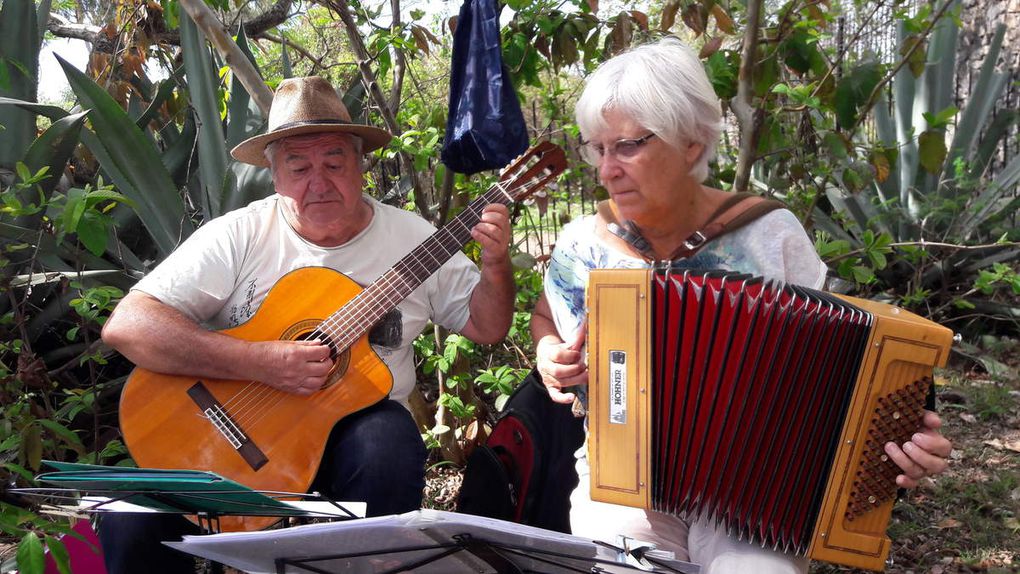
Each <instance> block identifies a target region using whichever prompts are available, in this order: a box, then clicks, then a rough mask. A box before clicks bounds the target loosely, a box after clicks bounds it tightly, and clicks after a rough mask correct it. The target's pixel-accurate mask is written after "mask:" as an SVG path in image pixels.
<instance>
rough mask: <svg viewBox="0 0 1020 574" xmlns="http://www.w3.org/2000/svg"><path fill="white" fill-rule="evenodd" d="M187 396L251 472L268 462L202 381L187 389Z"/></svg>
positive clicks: (260, 450)
mask: <svg viewBox="0 0 1020 574" xmlns="http://www.w3.org/2000/svg"><path fill="white" fill-rule="evenodd" d="M188 396H189V397H191V400H193V401H195V404H196V405H198V408H199V409H200V410H201V411H202V412H203V413H204V414H205V416H206V418H207V419H208V420H209V422H210V423H212V425H213V427H215V428H216V430H217V431H218V432H219V433H220V435H221V436H222V437H223V438H224V439H226V440H227V441H228V442H229V443H230V445H231V446H233V447H234V450H235V451H237V454H239V455H241V458H243V459H244V461H245V462H247V463H248V466H250V467H251V468H252V470H258V469H260V468H262V467H263V466H264V465H265V464H266V463H267V462H269V458H268V457H267V456H266V455H265V453H264V452H262V449H260V448H259V447H258V445H256V444H255V442H254V441H252V440H251V438H250V437H249V436H248V435H247V434H245V432H244V430H242V429H241V426H240V425H238V424H237V423H236V422H235V421H234V419H232V418H231V417H230V413H228V412H227V409H225V408H223V405H222V404H220V402H219V401H218V400H216V397H214V396H213V394H212V393H210V392H209V389H208V388H206V386H205V385H204V384H202V381H198V382H197V383H195V384H194V385H192V386H191V388H190V389H188Z"/></svg>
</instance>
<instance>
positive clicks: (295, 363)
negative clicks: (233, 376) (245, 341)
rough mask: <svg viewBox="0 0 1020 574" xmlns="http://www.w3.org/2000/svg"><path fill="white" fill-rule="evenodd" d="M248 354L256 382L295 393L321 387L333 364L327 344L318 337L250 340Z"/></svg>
mask: <svg viewBox="0 0 1020 574" xmlns="http://www.w3.org/2000/svg"><path fill="white" fill-rule="evenodd" d="M251 357H252V362H253V363H252V364H253V365H257V367H256V368H257V371H256V372H257V373H258V374H259V376H257V377H256V380H258V382H260V383H264V384H266V385H269V386H271V387H274V388H277V389H279V390H281V391H286V392H288V393H294V394H296V395H310V394H312V393H314V392H315V391H318V390H319V389H321V388H322V386H323V385H324V384H326V378H327V376H328V375H329V371H330V369H332V368H333V361H332V360H330V358H329V347H328V346H326V345H323V344H322V343H321V342H319V341H265V342H259V343H252V345H251Z"/></svg>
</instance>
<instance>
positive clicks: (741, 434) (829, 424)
mask: <svg viewBox="0 0 1020 574" xmlns="http://www.w3.org/2000/svg"><path fill="white" fill-rule="evenodd" d="M651 305H652V310H653V315H654V316H656V317H659V318H660V320H659V321H656V322H655V323H654V325H653V327H652V333H651V342H650V345H651V353H652V356H651V361H652V367H651V368H652V388H651V397H652V406H651V410H652V421H653V422H652V442H651V456H650V458H651V477H650V479H651V480H650V482H651V484H652V490H651V493H650V497H651V504H652V508H654V509H655V510H658V511H660V512H665V513H669V514H673V515H677V516H684V517H688V518H692V519H693V518H697V517H708V518H709V519H711V520H712V521H714V522H716V523H721V524H723V525H724V526H725V527H726V528H727V530H728V531H729V532H730V533H731V534H733V535H736V536H739V537H741V538H743V539H749V540H751V541H753V542H755V543H759V544H761V545H763V546H767V547H772V548H776V549H779V550H782V551H784V552H794V553H798V554H803V553H804V552H806V550H807V547H808V545H809V544H810V543H811V535H812V528H813V526H814V524H815V521H816V519H817V517H818V509H819V506H820V503H821V499H822V496H823V495H824V489H825V478H826V477H827V476H828V474H829V471H830V468H831V466H832V463H833V458H834V456H835V452H836V447H837V446H838V439H839V435H840V431H841V429H842V427H843V422H844V416H845V413H846V411H847V404H848V402H849V401H850V400H851V398H852V394H853V387H854V383H855V381H856V379H857V375H858V372H857V371H858V369H859V367H860V364H861V359H862V357H863V354H864V353H865V352H866V350H867V349H866V346H867V342H868V336H869V332H870V329H871V323H872V320H873V319H872V316H871V315H870V314H868V313H866V312H864V311H863V310H861V309H860V308H858V307H855V306H853V305H851V304H849V303H847V302H846V301H844V300H842V299H839V298H837V297H833V296H831V295H828V294H826V293H823V292H820V291H816V290H812V289H806V288H801V287H793V286H789V285H786V284H783V283H773V282H768V281H763V280H761V279H759V278H752V277H750V276H747V275H737V274H731V273H691V272H669V271H664V272H660V273H656V274H654V275H653V278H652V285H651Z"/></svg>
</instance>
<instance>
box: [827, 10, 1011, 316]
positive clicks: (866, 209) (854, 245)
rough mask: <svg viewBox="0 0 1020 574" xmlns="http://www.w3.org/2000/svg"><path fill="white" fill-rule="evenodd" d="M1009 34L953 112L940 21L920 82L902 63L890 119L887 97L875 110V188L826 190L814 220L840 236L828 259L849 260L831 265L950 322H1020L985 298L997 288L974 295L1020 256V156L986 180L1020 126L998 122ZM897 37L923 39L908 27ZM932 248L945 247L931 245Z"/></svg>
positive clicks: (950, 25)
mask: <svg viewBox="0 0 1020 574" xmlns="http://www.w3.org/2000/svg"><path fill="white" fill-rule="evenodd" d="M1004 32H1005V26H1003V25H1000V26H999V27H998V29H997V30H996V33H995V36H994V39H993V41H992V43H991V45H990V46H989V50H988V53H987V55H986V56H985V59H984V64H983V66H982V68H981V72H980V75H979V77H978V80H977V82H976V83H975V85H974V86H973V88H972V89H971V93H970V96H969V98H968V101H967V103H966V106H965V107H964V109H962V110H958V109H957V108H956V107H955V106H953V105H952V89H953V85H954V82H953V76H954V70H955V64H956V61H955V55H956V53H957V26H956V23H955V22H954V20H953V19H951V18H943V19H942V20H941V21H940V22H939V23H938V25H937V27H936V29H935V30H934V33H933V35H932V37H931V39H930V42H929V43H928V47H927V53H926V59H925V62H924V66H923V72H921V73H920V75H918V76H915V75H914V71H913V70H912V69H911V66H907V65H904V66H903V67H902V68H901V69H900V70H899V72H898V73H897V74H896V76H895V77H894V78H893V80H892V82H891V90H890V91H891V94H892V106H891V111H890V105H889V102H890V100H889V94H888V93H886V94H884V96H883V98H882V99H880V100H879V102H878V104H877V105H875V106H874V108H873V109H872V117H873V119H874V122H875V128H876V134H877V136H878V140H879V141H878V144H877V145H876V146H874V147H873V148H872V150H871V154H870V160H871V162H870V163H871V166H872V167H871V172H872V174H874V175H876V177H873V178H872V183H871V185H870V186H864V187H863V188H861V189H854V190H851V189H847V186H844V187H836V186H829V187H828V188H827V189H826V195H827V198H828V200H829V202H830V203H831V205H832V206H833V212H831V213H824V212H823V211H822V210H821V209H816V210H815V212H814V214H813V219H814V223H815V227H816V228H817V229H820V230H823V231H825V232H826V233H828V234H829V235H830V236H831V237H833V238H836V241H832V242H828V243H825V242H823V244H824V246H823V251H826V250H827V251H828V252H830V253H839V252H842V254H837V256H836V257H835V259H836V260H837V262H838V263H840V264H841V271H842V272H843V274H844V275H847V276H849V277H854V273H853V270H854V266H855V265H858V267H857V268H858V269H864V270H865V272H864V273H862V274H860V275H857V276H856V278H858V279H868V278H870V273H868V272H867V271H868V269H867V268H871V269H874V270H875V271H876V272H877V274H878V277H879V278H880V279H881V284H882V285H884V286H888V287H890V288H891V289H892V290H893V291H895V292H896V294H897V296H898V297H899V298H900V301H901V302H903V303H906V304H908V305H911V306H914V307H921V308H925V307H926V308H925V309H924V310H925V311H926V312H927V313H931V314H935V315H938V316H941V317H943V318H944V317H946V316H947V315H951V314H953V313H952V312H953V310H954V309H968V310H971V309H976V310H977V311H978V312H979V313H982V314H986V315H987V314H991V315H996V316H998V317H1002V318H1012V319H1013V320H1015V319H1016V318H1020V307H1018V306H1017V305H1016V298H1015V297H1013V298H1012V302H1010V301H1011V299H1010V297H1005V298H1001V297H1000V298H998V299H996V298H994V297H990V296H989V295H994V293H995V290H994V289H987V288H977V287H975V281H977V280H979V279H980V278H981V277H982V275H981V272H982V270H986V269H990V268H991V266H992V265H994V264H1000V265H1001V264H1004V263H1009V262H1013V261H1016V260H1017V258H1020V248H1018V247H1017V246H1016V244H1015V243H1010V242H1009V241H1007V240H1008V239H1010V238H1012V239H1013V240H1014V241H1015V240H1016V239H1017V238H1016V237H1015V230H1012V228H1011V227H1010V226H1009V224H1010V218H1011V217H1012V216H1013V215H1014V214H1015V212H1016V208H1017V200H1016V199H1015V198H1013V197H1011V195H1010V194H1011V193H1012V192H1013V190H1014V188H1015V186H1016V184H1017V182H1018V181H1020V157H1015V158H1013V159H1012V161H1010V162H1009V163H1008V164H1007V165H1005V166H1004V167H1003V168H1002V169H1001V170H999V171H998V173H997V174H995V175H994V177H991V178H989V177H987V176H986V173H987V171H988V167H989V165H990V162H991V160H992V158H993V154H994V151H995V149H996V146H997V145H998V144H999V143H1000V141H1001V139H1002V137H1003V136H1004V135H1005V134H1006V133H1007V132H1008V128H1009V127H1010V126H1011V125H1012V124H1013V123H1015V122H1016V121H1017V119H1018V116H1017V113H1016V112H1006V113H1002V114H999V115H998V116H996V117H995V118H994V119H993V114H992V111H993V109H994V106H995V102H996V100H998V98H999V97H1000V96H1001V95H1002V93H1003V90H1004V88H1005V86H1006V82H1007V79H1008V74H1006V73H1004V72H1001V71H998V70H997V69H996V64H997V60H998V56H999V51H1000V49H1001V45H1002V38H1003V35H1004ZM899 39H900V42H901V44H903V45H906V44H907V43H908V42H912V41H916V38H915V37H913V36H911V35H909V34H908V33H907V31H906V29H905V27H904V25H903V23H902V22H901V23H900V31H899ZM918 68H919V67H918ZM954 120H955V121H954ZM954 124H955V125H954ZM951 126H953V127H955V129H953V130H952V135H951V137H950V129H949V128H950V127H951ZM947 142H948V145H947ZM835 216H838V217H835ZM837 221H841V222H842V224H840V223H837ZM935 243H937V244H943V245H942V246H941V247H939V246H931V245H929V244H935ZM839 245H841V246H842V248H841V249H840V248H838V247H835V248H834V247H833V246H839ZM894 249H895V250H896V253H897V255H899V256H898V257H896V258H895V259H894V260H893V263H892V264H889V259H888V258H886V254H889V253H892V252H893V250H894ZM869 258H870V260H868V259H869ZM997 269H998V270H999V271H1000V272H1005V270H1004V269H1003V268H1002V267H999V268H997ZM1007 269H1008V268H1007ZM1006 275H1007V276H1009V277H1012V276H1011V275H1009V273H1008V272H1006ZM1014 275H1015V274H1014ZM936 295H938V296H936Z"/></svg>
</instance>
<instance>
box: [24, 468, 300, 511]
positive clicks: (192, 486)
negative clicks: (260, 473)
mask: <svg viewBox="0 0 1020 574" xmlns="http://www.w3.org/2000/svg"><path fill="white" fill-rule="evenodd" d="M43 462H44V464H45V465H46V466H47V467H49V468H53V469H54V472H46V473H43V474H40V475H39V476H37V477H36V480H38V481H39V482H43V483H46V484H52V485H56V486H59V487H63V488H71V489H74V490H78V491H86V492H92V493H95V494H103V495H105V496H111V497H113V498H116V499H118V500H123V501H125V502H130V503H132V504H137V505H139V506H144V507H146V508H151V509H153V510H160V511H169V512H182V513H186V514H198V513H206V514H212V515H228V514H229V515H257V516H303V515H304V514H305V512H304V511H302V510H301V509H298V508H294V507H293V506H290V505H289V504H287V503H285V502H282V501H279V500H276V499H275V498H272V497H270V496H266V495H265V494H262V493H259V492H256V491H254V490H252V489H250V488H248V487H247V486H244V485H242V484H239V483H236V482H234V481H232V480H227V479H226V478H223V477H222V476H220V475H218V474H216V473H212V472H205V471H201V470H164V469H156V468H130V467H121V466H99V465H95V464H77V463H70V462H56V461H49V460H47V461H43Z"/></svg>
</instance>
